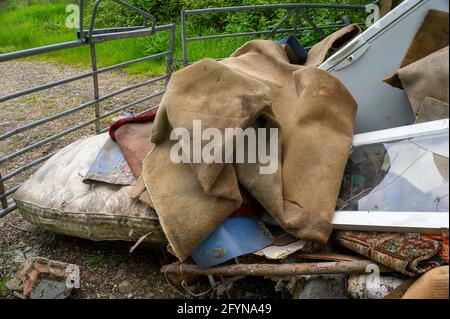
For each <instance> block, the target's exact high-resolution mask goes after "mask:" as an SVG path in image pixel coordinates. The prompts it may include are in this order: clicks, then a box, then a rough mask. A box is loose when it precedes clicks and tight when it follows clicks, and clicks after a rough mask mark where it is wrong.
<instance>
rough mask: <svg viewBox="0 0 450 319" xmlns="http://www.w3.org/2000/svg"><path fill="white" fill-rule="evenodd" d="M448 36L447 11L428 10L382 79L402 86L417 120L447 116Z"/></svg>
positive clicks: (398, 86)
mask: <svg viewBox="0 0 450 319" xmlns="http://www.w3.org/2000/svg"><path fill="white" fill-rule="evenodd" d="M448 39H449V17H448V12H443V11H437V10H430V11H429V12H428V13H427V15H426V16H425V18H424V20H423V21H422V24H421V26H420V28H419V30H418V31H417V33H416V35H415V36H414V38H413V40H412V42H411V45H410V47H409V48H408V51H407V53H406V55H405V57H404V58H403V61H402V63H401V64H400V67H399V70H398V71H397V72H396V73H395V74H393V75H392V76H390V77H388V78H386V79H384V80H383V81H384V82H386V83H388V84H390V85H392V86H394V87H397V88H399V89H404V90H405V93H406V95H407V96H408V99H409V101H410V103H411V107H412V110H413V112H414V114H415V115H416V122H417V123H422V122H425V121H432V120H437V119H441V118H445V117H447V118H448V103H449V91H448V85H449V73H448V72H449V71H448V69H449V64H448V54H449V52H448V45H449V40H448Z"/></svg>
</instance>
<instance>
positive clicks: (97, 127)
mask: <svg viewBox="0 0 450 319" xmlns="http://www.w3.org/2000/svg"><path fill="white" fill-rule="evenodd" d="M90 49H91V65H92V71H93V72H95V71H97V53H96V52H95V44H93V43H91V45H90ZM92 83H93V85H94V100H95V111H94V112H95V118H96V119H97V120H96V122H95V132H96V133H98V131H99V130H100V122H99V121H98V118H99V116H100V102H99V100H98V99H99V97H100V92H99V90H98V75H97V74H96V73H94V74H93V75H92Z"/></svg>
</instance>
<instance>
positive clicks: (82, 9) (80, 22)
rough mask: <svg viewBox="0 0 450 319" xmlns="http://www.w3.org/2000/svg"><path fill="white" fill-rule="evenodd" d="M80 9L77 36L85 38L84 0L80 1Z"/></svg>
mask: <svg viewBox="0 0 450 319" xmlns="http://www.w3.org/2000/svg"><path fill="white" fill-rule="evenodd" d="M79 9H80V12H79V14H80V15H79V17H78V19H79V20H78V34H77V36H78V39H84V38H85V36H84V32H83V23H84V21H83V20H84V0H80V1H79Z"/></svg>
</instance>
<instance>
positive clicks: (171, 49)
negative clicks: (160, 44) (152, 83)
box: [166, 24, 175, 87]
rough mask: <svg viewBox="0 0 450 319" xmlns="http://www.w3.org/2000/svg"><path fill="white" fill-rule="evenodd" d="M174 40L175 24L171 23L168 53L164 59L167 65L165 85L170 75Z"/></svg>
mask: <svg viewBox="0 0 450 319" xmlns="http://www.w3.org/2000/svg"><path fill="white" fill-rule="evenodd" d="M174 42H175V25H174V24H172V27H171V28H170V30H169V54H168V55H167V61H166V64H167V66H166V87H167V84H168V83H169V80H170V78H171V76H172V63H173V50H174Z"/></svg>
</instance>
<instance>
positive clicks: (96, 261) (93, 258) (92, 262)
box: [87, 253, 107, 268]
mask: <svg viewBox="0 0 450 319" xmlns="http://www.w3.org/2000/svg"><path fill="white" fill-rule="evenodd" d="M106 260H107V257H106V256H105V255H104V254H103V253H92V254H90V255H89V256H88V260H87V262H88V264H89V266H91V267H92V268H98V267H100V266H102V265H103V264H104V263H105V262H106Z"/></svg>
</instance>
